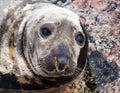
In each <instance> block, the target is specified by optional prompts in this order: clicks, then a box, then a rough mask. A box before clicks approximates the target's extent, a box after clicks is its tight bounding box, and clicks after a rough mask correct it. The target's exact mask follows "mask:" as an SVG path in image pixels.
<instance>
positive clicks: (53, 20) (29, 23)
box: [0, 3, 88, 87]
mask: <svg viewBox="0 0 120 93" xmlns="http://www.w3.org/2000/svg"><path fill="white" fill-rule="evenodd" d="M5 22H6V23H5V25H4V28H6V29H7V30H5V31H4V29H3V28H2V26H3V25H1V28H0V33H1V37H0V40H1V41H0V48H1V51H0V53H1V55H0V66H1V68H0V72H1V73H4V74H8V73H12V74H14V75H15V76H17V77H19V76H27V77H32V78H35V77H37V78H39V80H41V82H42V83H44V84H46V85H47V86H49V87H52V86H60V85H61V84H66V83H68V82H70V81H72V80H74V79H75V78H76V77H77V76H79V75H80V73H81V72H82V70H83V68H84V66H85V62H86V56H87V48H88V42H87V36H86V33H85V31H84V30H83V28H82V26H81V24H80V22H79V17H78V16H77V15H76V14H75V13H73V12H71V11H70V10H67V9H63V8H60V7H57V6H54V5H52V4H44V3H37V4H36V3H35V4H31V5H29V4H28V5H25V6H19V7H17V8H16V9H12V10H11V11H10V12H9V13H8V16H7V18H6V19H5ZM3 32H4V33H3ZM7 36H8V37H7ZM5 50H6V52H4V51H5ZM6 55H7V57H6V58H5V56H6ZM3 59H4V60H3ZM6 60H9V61H10V62H8V61H6ZM3 61H5V62H4V63H6V64H5V65H2V63H3ZM8 63H9V64H10V65H9V66H7V64H8ZM5 66H7V68H9V69H5ZM16 68H17V69H16ZM2 69H5V70H2ZM32 82H33V81H32ZM39 84H41V83H39ZM39 84H38V85H39Z"/></svg>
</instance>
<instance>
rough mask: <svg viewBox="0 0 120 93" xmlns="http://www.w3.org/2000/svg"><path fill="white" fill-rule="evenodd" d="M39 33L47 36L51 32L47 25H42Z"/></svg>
mask: <svg viewBox="0 0 120 93" xmlns="http://www.w3.org/2000/svg"><path fill="white" fill-rule="evenodd" d="M40 34H41V36H42V37H44V38H47V37H48V36H50V35H51V34H52V32H51V30H50V29H49V28H47V27H42V28H41V29H40Z"/></svg>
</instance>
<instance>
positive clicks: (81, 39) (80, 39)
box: [75, 32, 85, 45]
mask: <svg viewBox="0 0 120 93" xmlns="http://www.w3.org/2000/svg"><path fill="white" fill-rule="evenodd" d="M75 40H76V42H77V44H78V45H83V44H84V42H85V37H84V35H83V34H82V33H81V32H77V33H76V34H75Z"/></svg>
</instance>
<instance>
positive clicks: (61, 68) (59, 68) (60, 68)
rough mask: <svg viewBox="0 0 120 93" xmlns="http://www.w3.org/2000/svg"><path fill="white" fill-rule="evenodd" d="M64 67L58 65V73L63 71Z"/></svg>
mask: <svg viewBox="0 0 120 93" xmlns="http://www.w3.org/2000/svg"><path fill="white" fill-rule="evenodd" d="M64 67H65V64H63V63H60V64H59V65H58V70H59V71H64Z"/></svg>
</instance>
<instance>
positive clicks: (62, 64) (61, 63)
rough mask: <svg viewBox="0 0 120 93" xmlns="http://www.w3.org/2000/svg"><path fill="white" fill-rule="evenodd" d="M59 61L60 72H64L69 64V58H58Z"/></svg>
mask: <svg viewBox="0 0 120 93" xmlns="http://www.w3.org/2000/svg"><path fill="white" fill-rule="evenodd" d="M57 61H58V66H57V69H58V71H64V70H65V68H66V65H67V64H68V63H67V62H68V60H67V58H66V57H57Z"/></svg>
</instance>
